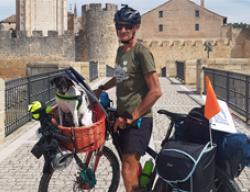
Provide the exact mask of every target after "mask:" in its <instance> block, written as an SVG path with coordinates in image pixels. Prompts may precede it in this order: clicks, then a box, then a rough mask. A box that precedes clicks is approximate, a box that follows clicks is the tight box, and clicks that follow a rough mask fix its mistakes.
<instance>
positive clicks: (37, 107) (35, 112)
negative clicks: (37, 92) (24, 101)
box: [28, 101, 52, 120]
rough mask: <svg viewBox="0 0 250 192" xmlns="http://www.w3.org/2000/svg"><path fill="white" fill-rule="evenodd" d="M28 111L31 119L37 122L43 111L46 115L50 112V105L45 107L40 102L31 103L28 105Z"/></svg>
mask: <svg viewBox="0 0 250 192" xmlns="http://www.w3.org/2000/svg"><path fill="white" fill-rule="evenodd" d="M28 111H29V112H30V113H31V114H32V118H33V119H35V120H39V119H40V115H41V113H42V112H43V111H44V112H45V113H46V114H48V113H50V112H51V111H52V108H51V106H50V105H48V106H45V105H44V103H42V102H40V101H33V102H32V103H31V104H29V105H28Z"/></svg>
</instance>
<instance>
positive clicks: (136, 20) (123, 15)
mask: <svg viewBox="0 0 250 192" xmlns="http://www.w3.org/2000/svg"><path fill="white" fill-rule="evenodd" d="M122 6H123V7H122V8H121V9H120V10H118V11H117V12H116V14H115V17H114V21H115V22H116V23H118V22H126V23H129V24H132V25H137V24H140V23H141V15H140V13H139V11H137V10H134V9H133V8H131V7H129V6H128V5H122Z"/></svg>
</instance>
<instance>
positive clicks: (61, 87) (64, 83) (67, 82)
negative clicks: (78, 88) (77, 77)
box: [51, 76, 74, 95]
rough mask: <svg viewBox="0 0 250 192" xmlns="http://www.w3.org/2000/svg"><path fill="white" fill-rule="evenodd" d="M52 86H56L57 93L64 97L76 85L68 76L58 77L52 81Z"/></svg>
mask: <svg viewBox="0 0 250 192" xmlns="http://www.w3.org/2000/svg"><path fill="white" fill-rule="evenodd" d="M51 85H55V87H56V89H57V91H58V92H59V93H60V94H61V95H64V94H65V93H66V92H67V91H68V90H69V88H70V87H71V86H73V85H74V83H73V81H72V80H71V79H69V78H68V77H66V76H57V77H55V78H53V79H52V80H51Z"/></svg>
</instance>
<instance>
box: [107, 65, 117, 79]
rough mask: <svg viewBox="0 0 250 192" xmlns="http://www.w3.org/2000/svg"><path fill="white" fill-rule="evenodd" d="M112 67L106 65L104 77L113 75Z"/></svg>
mask: <svg viewBox="0 0 250 192" xmlns="http://www.w3.org/2000/svg"><path fill="white" fill-rule="evenodd" d="M114 70H115V69H114V68H113V67H110V66H108V65H106V77H113V76H114Z"/></svg>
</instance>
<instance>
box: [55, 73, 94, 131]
mask: <svg viewBox="0 0 250 192" xmlns="http://www.w3.org/2000/svg"><path fill="white" fill-rule="evenodd" d="M51 84H52V85H55V87H56V103H57V104H58V113H59V121H60V124H61V125H62V124H63V113H71V114H72V117H73V122H74V126H76V127H78V126H84V125H85V126H87V125H90V124H92V123H93V120H92V111H91V103H90V101H89V98H88V96H87V94H86V92H85V91H84V90H82V89H79V88H77V85H76V84H74V82H73V81H72V80H71V79H69V78H68V77H66V76H57V77H55V78H54V79H52V80H51Z"/></svg>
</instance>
